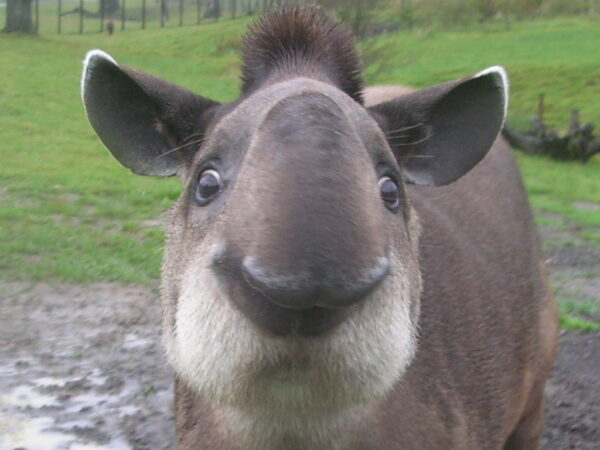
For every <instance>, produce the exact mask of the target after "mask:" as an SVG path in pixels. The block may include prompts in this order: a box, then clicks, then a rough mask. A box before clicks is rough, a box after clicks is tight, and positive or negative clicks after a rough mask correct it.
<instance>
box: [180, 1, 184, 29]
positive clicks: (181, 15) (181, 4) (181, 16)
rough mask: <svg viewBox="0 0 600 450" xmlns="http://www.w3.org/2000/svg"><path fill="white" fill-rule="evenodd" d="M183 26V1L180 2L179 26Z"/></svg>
mask: <svg viewBox="0 0 600 450" xmlns="http://www.w3.org/2000/svg"><path fill="white" fill-rule="evenodd" d="M182 25H183V0H179V26H182Z"/></svg>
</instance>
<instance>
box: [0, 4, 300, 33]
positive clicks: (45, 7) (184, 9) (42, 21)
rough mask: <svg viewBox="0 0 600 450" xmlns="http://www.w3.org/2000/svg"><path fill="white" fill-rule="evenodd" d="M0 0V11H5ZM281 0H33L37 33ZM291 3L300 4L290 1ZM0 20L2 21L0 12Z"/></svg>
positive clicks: (246, 10)
mask: <svg viewBox="0 0 600 450" xmlns="http://www.w3.org/2000/svg"><path fill="white" fill-rule="evenodd" d="M6 1H7V0H0V14H2V10H4V14H6V10H7V8H6ZM284 3H292V2H291V1H285V0H33V2H32V4H33V8H32V21H33V28H34V30H35V31H36V32H37V33H41V34H49V33H58V34H61V33H70V34H73V33H75V34H76V33H79V34H81V33H88V32H109V33H113V32H115V31H118V30H121V31H124V30H128V29H145V28H152V27H155V28H158V27H162V28H165V27H175V26H188V25H199V24H201V23H203V22H211V21H212V22H214V21H218V20H224V19H231V18H236V17H239V16H246V15H252V14H259V13H262V12H263V11H266V10H268V9H270V8H273V7H276V6H281V5H282V4H284ZM293 3H303V2H298V1H294V2H293ZM4 14H2V15H0V20H2V22H3V23H4V22H5V21H4V20H3V19H4V17H3V15H4Z"/></svg>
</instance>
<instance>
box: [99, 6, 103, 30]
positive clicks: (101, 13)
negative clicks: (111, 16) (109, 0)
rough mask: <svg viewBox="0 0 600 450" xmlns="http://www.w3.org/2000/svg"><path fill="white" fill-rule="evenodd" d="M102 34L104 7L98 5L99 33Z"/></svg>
mask: <svg viewBox="0 0 600 450" xmlns="http://www.w3.org/2000/svg"><path fill="white" fill-rule="evenodd" d="M102 32H104V5H103V4H102V3H100V33H102Z"/></svg>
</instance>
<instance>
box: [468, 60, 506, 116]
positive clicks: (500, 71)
mask: <svg viewBox="0 0 600 450" xmlns="http://www.w3.org/2000/svg"><path fill="white" fill-rule="evenodd" d="M489 74H496V75H498V76H499V77H500V79H501V81H502V90H503V91H504V119H505V120H506V113H507V112H508V91H509V84H508V74H507V73H506V69H504V67H502V66H492V67H488V68H487V69H485V70H482V71H481V72H479V73H477V74H475V76H474V77H473V78H479V77H483V76H485V75H489Z"/></svg>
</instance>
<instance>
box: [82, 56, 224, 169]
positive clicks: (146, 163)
mask: <svg viewBox="0 0 600 450" xmlns="http://www.w3.org/2000/svg"><path fill="white" fill-rule="evenodd" d="M81 97H82V99H83V104H84V106H85V110H86V113H87V116H88V119H89V121H90V123H91V124H92V127H94V130H96V133H98V136H99V137H100V139H101V140H102V142H103V143H104V145H106V147H107V148H108V149H109V150H110V152H111V153H112V154H113V156H114V157H115V158H117V160H118V161H119V162H120V163H121V164H123V165H124V166H125V167H127V168H129V169H131V170H132V171H133V172H135V173H137V174H140V175H156V176H171V175H175V174H176V172H177V170H178V168H179V166H180V164H181V163H182V162H183V160H185V159H186V158H189V156H190V155H189V152H186V151H185V150H186V149H185V148H183V151H181V150H182V149H178V150H175V151H173V149H176V148H177V147H178V146H181V144H182V143H183V142H184V141H185V140H186V139H187V138H189V137H191V136H192V135H194V138H195V139H194V140H200V138H201V134H202V133H203V131H204V129H205V128H206V122H208V119H209V117H210V115H211V111H212V112H214V110H215V109H216V108H215V107H216V106H217V105H218V103H216V102H213V101H212V100H208V99H205V98H203V97H200V96H198V95H196V94H194V93H192V92H190V91H188V90H187V89H184V88H181V87H179V86H176V85H174V84H171V83H168V82H166V81H163V80H161V79H159V78H156V77H153V76H152V75H148V74H146V73H143V72H139V71H136V70H133V69H129V68H126V67H122V66H119V65H118V64H117V62H116V61H115V60H114V59H113V58H112V57H111V56H110V55H108V54H106V53H104V52H102V51H100V50H92V51H90V52H88V54H87V55H86V58H85V61H84V65H83V74H82V78H81ZM196 138H197V139H196ZM188 147H191V146H188Z"/></svg>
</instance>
